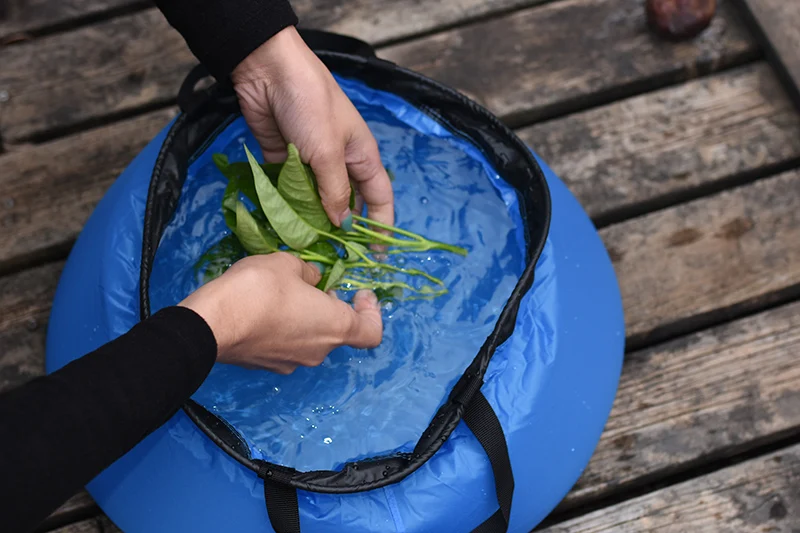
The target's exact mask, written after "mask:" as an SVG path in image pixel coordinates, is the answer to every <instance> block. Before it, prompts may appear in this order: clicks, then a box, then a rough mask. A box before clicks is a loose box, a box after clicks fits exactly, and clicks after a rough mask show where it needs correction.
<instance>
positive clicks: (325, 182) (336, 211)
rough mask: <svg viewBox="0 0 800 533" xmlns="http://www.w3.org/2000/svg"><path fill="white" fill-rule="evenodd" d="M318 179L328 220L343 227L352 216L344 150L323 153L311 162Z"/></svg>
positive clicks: (320, 194)
mask: <svg viewBox="0 0 800 533" xmlns="http://www.w3.org/2000/svg"><path fill="white" fill-rule="evenodd" d="M308 163H309V165H311V170H313V171H314V175H316V177H317V186H318V187H319V197H320V199H321V200H322V207H324V208H325V212H326V213H327V214H328V218H329V219H331V221H332V222H333V223H334V224H336V225H337V226H341V225H342V223H343V222H345V219H347V217H349V216H350V178H349V177H348V176H347V166H346V165H345V161H344V148H341V149H332V150H328V151H326V152H323V153H322V154H320V155H319V156H317V157H314V158H312V159H310V160H309V162H308Z"/></svg>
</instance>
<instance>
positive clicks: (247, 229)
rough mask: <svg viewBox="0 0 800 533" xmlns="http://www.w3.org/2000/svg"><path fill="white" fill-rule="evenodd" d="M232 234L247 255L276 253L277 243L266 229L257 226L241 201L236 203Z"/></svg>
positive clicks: (259, 225)
mask: <svg viewBox="0 0 800 533" xmlns="http://www.w3.org/2000/svg"><path fill="white" fill-rule="evenodd" d="M233 233H234V234H235V235H236V236H237V237H238V238H239V242H241V243H242V246H243V247H244V249H245V250H247V253H249V254H251V255H255V254H271V253H272V252H277V251H278V241H277V239H275V237H273V236H272V235H270V234H269V232H268V231H267V229H266V228H265V227H263V226H262V225H261V224H259V223H258V222H257V221H256V219H255V218H253V215H251V214H250V211H248V210H247V206H246V205H244V203H242V202H241V201H239V200H237V201H236V229H235V230H233Z"/></svg>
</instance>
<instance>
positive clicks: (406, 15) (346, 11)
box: [292, 0, 554, 45]
mask: <svg viewBox="0 0 800 533" xmlns="http://www.w3.org/2000/svg"><path fill="white" fill-rule="evenodd" d="M551 1H554V0H458V1H456V2H452V1H450V2H441V1H438V0H350V1H348V2H342V1H341V0H294V1H293V2H292V7H294V9H295V11H296V12H297V15H298V17H299V18H300V25H301V26H302V27H306V28H324V29H326V30H329V31H334V32H337V33H341V34H344V35H352V36H353V37H358V38H359V39H363V40H365V41H368V42H370V43H373V44H377V45H379V44H381V43H386V42H389V41H396V40H398V39H405V38H409V37H411V36H413V35H415V34H420V33H425V32H430V31H434V30H435V29H436V28H441V27H447V26H452V25H455V24H464V23H466V22H468V21H470V20H473V19H475V18H478V17H486V16H490V15H497V14H499V13H503V12H506V11H511V10H514V9H519V8H523V7H528V6H534V5H537V4H543V3H546V2H551Z"/></svg>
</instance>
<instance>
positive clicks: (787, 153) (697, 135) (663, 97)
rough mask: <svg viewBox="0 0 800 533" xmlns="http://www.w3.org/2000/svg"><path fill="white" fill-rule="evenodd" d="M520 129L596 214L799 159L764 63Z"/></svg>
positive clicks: (797, 140) (796, 128)
mask: <svg viewBox="0 0 800 533" xmlns="http://www.w3.org/2000/svg"><path fill="white" fill-rule="evenodd" d="M519 135H520V137H521V138H522V139H523V140H524V141H525V142H526V143H527V144H528V145H529V146H531V147H532V148H533V149H534V150H536V151H537V152H538V153H539V155H540V156H542V157H543V158H544V160H545V161H548V162H549V164H550V166H551V167H552V168H553V170H555V172H556V173H557V174H558V175H559V176H560V177H561V178H562V179H563V180H564V181H565V182H566V183H567V185H568V186H569V188H570V190H572V192H573V193H575V194H576V195H577V196H578V198H580V200H581V202H582V204H583V205H584V207H585V208H586V209H587V211H588V212H589V213H590V215H592V216H593V217H595V218H597V219H604V218H608V217H609V216H610V215H613V214H614V213H616V212H620V211H625V210H630V208H631V207H632V206H636V205H642V204H648V203H653V201H654V200H658V199H664V198H674V197H676V196H679V195H680V194H682V193H685V192H686V191H688V190H691V189H694V188H697V187H702V188H707V187H709V186H711V185H712V184H715V183H720V182H724V181H725V180H727V179H729V178H731V177H735V176H741V175H746V174H751V173H752V172H754V171H763V170H764V169H766V168H769V167H773V166H776V165H783V164H785V163H786V162H790V161H795V160H797V158H799V157H800V115H799V114H798V113H796V112H795V111H794V110H793V107H792V104H791V102H790V101H789V99H788V98H787V97H786V94H785V92H784V91H783V89H782V87H781V86H780V84H779V83H778V81H777V80H776V78H775V76H774V74H773V73H772V72H771V69H770V68H769V66H767V65H766V64H764V63H756V64H754V65H750V66H747V67H742V68H740V69H735V70H732V71H729V72H726V73H723V74H721V75H716V76H709V77H706V78H702V79H700V80H696V81H693V82H690V83H686V84H683V85H679V86H676V87H671V88H669V89H664V90H662V91H658V92H654V93H648V94H645V95H642V96H638V97H635V98H630V99H627V100H623V101H621V102H616V103H614V104H612V105H608V106H605V107H601V108H597V109H593V110H590V111H587V112H583V113H577V114H574V115H570V116H567V117H564V118H560V119H556V120H552V121H548V122H542V123H539V124H536V125H535V126H532V127H529V128H525V129H523V130H521V131H519ZM0 247H1V246H0Z"/></svg>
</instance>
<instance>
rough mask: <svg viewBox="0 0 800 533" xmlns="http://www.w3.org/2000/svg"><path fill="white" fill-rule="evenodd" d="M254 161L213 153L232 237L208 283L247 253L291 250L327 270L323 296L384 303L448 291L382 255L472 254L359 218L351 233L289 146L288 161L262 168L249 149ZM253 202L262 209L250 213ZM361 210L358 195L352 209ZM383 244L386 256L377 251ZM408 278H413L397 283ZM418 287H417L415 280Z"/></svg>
mask: <svg viewBox="0 0 800 533" xmlns="http://www.w3.org/2000/svg"><path fill="white" fill-rule="evenodd" d="M245 152H246V153H247V161H246V162H244V161H242V162H233V163H231V162H229V161H228V158H227V157H226V156H225V155H223V154H214V156H213V160H214V163H215V164H216V166H217V168H219V170H220V171H221V172H222V174H223V175H224V176H225V177H226V178H227V180H228V185H227V187H226V188H225V193H224V195H223V199H222V212H223V214H224V216H225V223H226V224H227V226H228V228H230V230H231V233H232V234H231V235H229V236H227V237H225V238H223V239H222V240H221V241H220V242H219V243H217V244H216V245H215V246H214V247H212V248H211V249H210V250H208V251H207V252H206V253H205V254H204V255H203V256H202V257H201V258H200V260H199V261H198V263H197V268H199V269H203V271H204V279H205V281H209V280H211V279H213V278H215V277H217V276H219V275H220V274H222V273H223V272H224V271H225V270H226V269H227V268H228V267H229V266H230V264H231V263H232V262H234V261H235V260H237V259H239V258H241V257H243V256H244V255H245V253H247V254H250V255H253V254H270V253H273V252H277V251H286V252H289V253H292V254H294V255H295V256H297V257H299V258H300V259H303V260H304V261H309V262H314V263H316V264H317V265H321V266H322V270H323V272H322V274H323V275H322V280H321V281H320V283H319V285H318V286H319V288H320V289H322V290H324V291H329V290H344V291H353V290H359V289H371V290H374V291H375V292H376V293H377V294H378V296H379V297H380V298H381V299H386V298H397V297H399V296H401V295H405V298H406V299H413V298H433V297H436V296H439V295H441V294H444V293H446V292H447V288H446V287H445V286H444V283H443V282H442V280H441V279H439V278H437V277H435V276H432V275H430V274H428V273H426V272H423V271H421V270H418V269H414V268H403V267H400V266H395V265H392V264H389V263H387V262H386V261H381V260H378V259H377V258H376V257H375V256H376V254H377V253H381V254H407V253H415V252H426V251H429V250H444V251H447V252H451V253H455V254H458V255H462V256H466V255H467V251H466V250H465V249H464V248H460V247H458V246H453V245H450V244H445V243H442V242H437V241H432V240H429V239H426V238H425V237H423V236H421V235H417V234H416V233H412V232H410V231H406V230H403V229H400V228H397V227H394V226H388V225H386V224H381V223H380V222H377V221H375V220H371V219H369V218H365V217H361V216H357V215H355V214H354V215H353V220H354V223H353V226H352V228H351V229H349V230H344V229H341V228H337V227H335V226H334V225H333V224H332V223H331V221H330V220H329V219H328V216H327V214H326V213H325V210H324V209H323V207H322V202H321V200H320V197H319V193H318V190H317V182H316V178H315V176H314V173H313V172H312V171H311V168H310V167H309V166H308V165H305V164H304V163H303V162H302V160H301V159H300V154H299V152H298V151H297V148H296V147H295V146H294V145H292V144H290V145H289V146H288V148H287V152H288V158H287V159H286V161H285V162H284V163H265V164H263V165H259V164H258V162H257V161H256V159H255V158H254V157H253V154H252V153H250V150H248V148H247V146H245ZM246 202H249V203H251V204H252V205H253V206H255V209H253V210H251V209H250V208H249V207H248V205H247V204H246ZM354 206H355V192H354V191H352V190H351V194H350V208H351V209H353V208H354ZM375 245H377V246H379V247H380V248H379V250H381V251H380V252H376V251H374V250H373V249H372V248H374V247H375ZM398 274H400V275H405V276H407V278H406V279H407V281H404V280H403V279H398V278H399V276H398ZM412 279H413V280H416V282H411V280H412Z"/></svg>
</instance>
